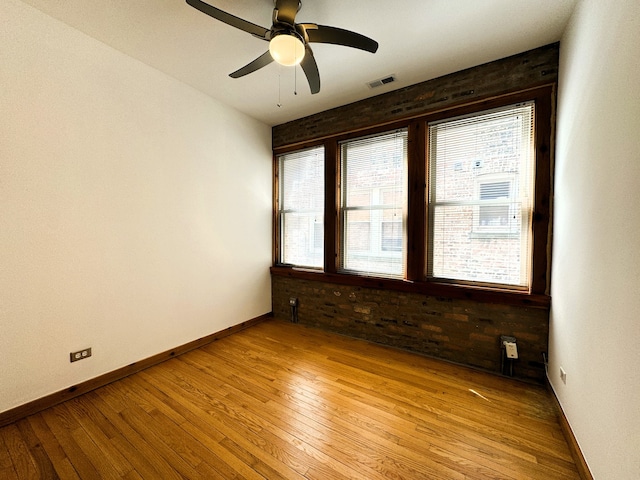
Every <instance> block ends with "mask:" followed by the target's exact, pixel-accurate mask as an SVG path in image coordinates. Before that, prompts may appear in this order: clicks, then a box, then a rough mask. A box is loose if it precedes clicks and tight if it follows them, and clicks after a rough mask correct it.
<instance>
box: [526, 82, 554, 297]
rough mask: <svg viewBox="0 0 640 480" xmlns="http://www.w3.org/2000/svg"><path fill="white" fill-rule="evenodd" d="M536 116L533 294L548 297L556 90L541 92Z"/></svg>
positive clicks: (550, 88) (537, 96)
mask: <svg viewBox="0 0 640 480" xmlns="http://www.w3.org/2000/svg"><path fill="white" fill-rule="evenodd" d="M534 100H535V102H536V115H535V150H536V167H535V168H536V172H535V178H536V181H535V193H534V198H535V204H534V207H533V219H532V223H533V239H532V241H533V245H532V249H533V252H534V253H533V264H532V265H531V270H532V277H531V291H532V292H534V293H547V292H548V291H549V285H548V279H549V278H548V277H549V276H548V273H549V272H548V265H549V252H548V251H547V244H548V243H549V228H550V219H551V185H552V184H553V181H552V178H551V175H552V173H551V133H552V125H553V124H554V119H553V109H552V102H553V87H551V86H550V87H547V88H544V89H539V91H538V92H537V94H536V97H535V98H534Z"/></svg>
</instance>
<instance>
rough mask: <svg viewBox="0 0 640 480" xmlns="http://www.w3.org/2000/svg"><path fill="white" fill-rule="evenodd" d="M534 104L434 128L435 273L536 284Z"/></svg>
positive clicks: (432, 255) (431, 143)
mask: <svg viewBox="0 0 640 480" xmlns="http://www.w3.org/2000/svg"><path fill="white" fill-rule="evenodd" d="M533 119H534V104H533V102H529V103H526V104H519V105H513V106H508V107H503V108H499V109H496V110H492V111H489V112H482V113H481V114H474V115H467V116H464V117H458V118H453V119H447V120H442V121H437V122H432V123H429V125H428V130H429V171H430V190H429V219H430V223H429V230H430V233H431V238H430V249H429V258H428V272H429V276H430V277H432V278H436V279H442V280H447V281H453V280H455V281H467V282H474V283H482V284H484V283H487V284H499V285H506V286H510V287H515V288H527V287H528V286H529V282H530V278H531V272H530V266H531V264H530V259H531V243H532V242H531V237H532V224H531V222H532V208H533V203H532V197H533V192H532V187H533V173H534V161H535V155H534V148H533V125H534V120H533Z"/></svg>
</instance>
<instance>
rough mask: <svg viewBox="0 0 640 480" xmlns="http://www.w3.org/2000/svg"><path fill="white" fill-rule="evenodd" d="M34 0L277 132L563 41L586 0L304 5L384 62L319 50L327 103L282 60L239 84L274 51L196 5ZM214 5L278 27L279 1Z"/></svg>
mask: <svg viewBox="0 0 640 480" xmlns="http://www.w3.org/2000/svg"><path fill="white" fill-rule="evenodd" d="M23 1H24V2H25V3H27V4H30V5H32V6H34V7H36V8H38V9H39V10H41V11H43V12H45V13H47V14H49V15H50V16H52V17H54V18H56V19H58V20H61V21H62V22H64V23H66V24H68V25H70V26H72V27H75V28H76V29H78V30H80V31H82V32H84V33H86V34H87V35H89V36H91V37H93V38H95V39H97V40H99V41H101V42H104V43H106V44H108V45H110V46H112V47H113V48H115V49H117V50H120V51H121V52H124V53H125V54H127V55H129V56H131V57H133V58H135V59H137V60H140V61H141V62H144V63H146V64H148V65H150V66H152V67H154V68H156V69H158V70H160V71H162V72H165V73H166V74H168V75H170V76H172V77H174V78H176V79H178V80H180V81H182V82H184V83H186V84H188V85H191V86H192V87H194V88H196V89H197V90H199V91H201V92H203V93H205V94H207V95H209V96H211V97H213V98H215V99H218V100H220V101H222V102H223V103H225V104H227V105H230V106H232V107H234V108H236V109H238V110H240V111H242V112H245V113H247V114H248V115H250V116H252V117H254V118H256V119H258V120H261V121H263V122H265V123H267V124H269V125H277V124H280V123H283V122H286V121H289V120H294V119H296V118H300V117H304V116H306V115H310V114H313V113H317V112H320V111H323V110H326V109H329V108H333V107H336V106H339V105H344V104H347V103H350V102H354V101H357V100H361V99H363V98H367V97H370V96H373V95H378V94H380V93H384V92H386V91H389V90H394V89H397V88H401V87H405V86H408V85H412V84H414V83H418V82H421V81H424V80H429V79H431V78H436V77H439V76H441V75H445V74H447V73H452V72H455V71H458V70H461V69H464V68H468V67H472V66H475V65H479V64H482V63H486V62H489V61H492V60H496V59H499V58H503V57H506V56H509V55H513V54H516V53H520V52H523V51H526V50H529V49H532V48H535V47H538V46H542V45H546V44H549V43H552V42H555V41H558V40H559V39H560V37H561V35H562V32H563V30H564V27H565V25H566V23H567V21H568V19H569V17H570V15H571V13H572V11H573V8H574V6H575V4H576V2H577V1H578V0H350V1H340V0H303V2H302V9H301V10H300V12H298V15H297V17H296V21H298V22H308V23H317V24H322V25H331V26H335V27H341V28H345V29H348V30H354V31H356V32H358V33H362V34H364V35H367V36H369V37H371V38H373V39H374V40H376V41H377V42H378V43H379V44H380V47H379V49H378V52H377V53H375V54H371V53H368V52H363V51H360V50H355V49H351V48H346V47H340V46H335V45H327V44H313V45H312V48H313V51H314V54H315V58H316V61H317V63H318V68H319V71H320V78H321V90H320V93H318V94H316V95H311V93H310V92H309V87H308V85H307V82H306V78H305V76H304V73H303V72H302V70H301V69H300V68H299V67H296V68H293V67H281V66H279V65H277V64H276V63H272V64H270V65H268V66H267V67H265V68H263V69H261V70H258V71H257V72H254V73H252V74H250V75H248V76H245V77H243V78H240V79H232V78H230V77H229V76H228V75H229V73H231V72H233V71H234V70H237V69H238V68H240V67H242V66H244V65H245V64H247V63H249V62H250V61H252V60H253V59H255V58H256V57H258V56H259V55H261V54H262V53H264V52H265V51H266V49H267V47H268V44H267V43H266V42H264V41H260V40H259V39H256V38H254V37H252V36H251V35H249V34H248V33H245V32H242V31H240V30H237V29H235V28H233V27H230V26H228V25H226V24H224V23H221V22H219V21H217V20H214V19H213V18H211V17H209V16H207V15H204V14H203V13H201V12H199V11H198V10H196V9H194V8H192V7H190V6H189V5H187V4H186V3H185V1H184V0H65V1H63V2H60V1H54V0H23ZM208 2H209V3H210V4H211V5H213V6H215V7H218V8H220V9H222V10H224V11H227V12H229V13H231V14H233V15H235V16H238V17H241V18H244V19H246V20H249V21H250V22H253V23H256V24H258V25H262V26H264V27H266V28H270V26H271V14H272V10H273V0H208ZM390 74H395V75H396V77H397V81H396V82H395V83H393V84H390V85H386V86H382V87H379V88H376V89H370V88H369V87H368V86H367V83H368V82H370V81H372V80H376V79H379V78H382V77H385V76H387V75H390ZM296 82H297V83H296ZM296 84H297V88H295V87H294V85H296ZM294 90H297V95H294ZM279 102H280V104H281V106H280V107H279V106H278V103H279Z"/></svg>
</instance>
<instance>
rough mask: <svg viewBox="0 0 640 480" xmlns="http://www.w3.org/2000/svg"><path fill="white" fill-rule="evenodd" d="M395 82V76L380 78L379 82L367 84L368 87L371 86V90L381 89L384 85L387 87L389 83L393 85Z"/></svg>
mask: <svg viewBox="0 0 640 480" xmlns="http://www.w3.org/2000/svg"><path fill="white" fill-rule="evenodd" d="M395 81H396V76H395V75H388V76H386V77H384V78H379V79H378V80H374V81H373V82H369V83H367V85H369V88H377V87H381V86H382V85H387V84H388V83H393V82H395Z"/></svg>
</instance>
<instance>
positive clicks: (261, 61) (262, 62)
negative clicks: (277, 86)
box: [229, 50, 273, 78]
mask: <svg viewBox="0 0 640 480" xmlns="http://www.w3.org/2000/svg"><path fill="white" fill-rule="evenodd" d="M271 62H273V57H272V56H271V54H270V53H269V51H268V50H267V51H266V52H264V53H263V54H262V55H260V56H259V57H258V58H256V59H255V60H254V61H253V62H251V63H248V64H247V65H245V66H244V67H242V68H240V69H238V70H236V71H235V72H233V73H230V74H229V76H230V77H231V78H240V77H244V76H245V75H248V74H250V73H252V72H255V71H256V70H259V69H261V68H262V67H265V66H267V65H269V64H270V63H271Z"/></svg>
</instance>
